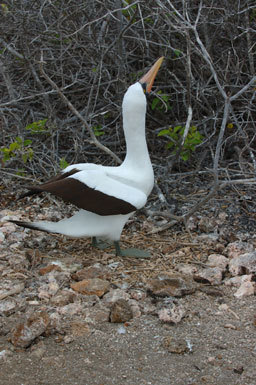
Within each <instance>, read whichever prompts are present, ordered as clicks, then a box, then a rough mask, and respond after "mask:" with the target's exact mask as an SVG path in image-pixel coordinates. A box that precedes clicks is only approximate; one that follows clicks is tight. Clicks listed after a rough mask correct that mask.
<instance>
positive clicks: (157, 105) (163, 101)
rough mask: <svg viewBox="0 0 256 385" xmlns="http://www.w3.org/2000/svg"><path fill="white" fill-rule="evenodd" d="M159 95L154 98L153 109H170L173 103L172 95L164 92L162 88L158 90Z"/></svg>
mask: <svg viewBox="0 0 256 385" xmlns="http://www.w3.org/2000/svg"><path fill="white" fill-rule="evenodd" d="M157 95H159V97H156V98H154V99H153V100H152V103H151V108H152V110H158V111H165V112H167V111H170V109H171V105H170V103H169V99H170V96H169V95H167V94H163V93H162V91H161V90H159V91H158V92H157Z"/></svg>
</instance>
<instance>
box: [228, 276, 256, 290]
mask: <svg viewBox="0 0 256 385" xmlns="http://www.w3.org/2000/svg"><path fill="white" fill-rule="evenodd" d="M251 280H252V274H248V275H237V276H235V277H232V278H229V279H226V280H225V282H224V284H225V285H226V286H234V287H239V286H241V284H242V283H243V282H246V281H247V282H250V281H251Z"/></svg>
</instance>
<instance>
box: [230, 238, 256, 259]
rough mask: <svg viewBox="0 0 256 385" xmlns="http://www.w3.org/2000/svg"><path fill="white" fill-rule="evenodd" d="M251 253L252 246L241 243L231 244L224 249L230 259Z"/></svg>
mask: <svg viewBox="0 0 256 385" xmlns="http://www.w3.org/2000/svg"><path fill="white" fill-rule="evenodd" d="M252 251H253V246H252V245H251V244H249V243H247V242H241V241H235V242H231V243H229V244H228V245H227V247H226V254H227V256H228V257H229V258H230V259H232V258H236V257H239V256H240V255H241V254H244V253H250V252H252Z"/></svg>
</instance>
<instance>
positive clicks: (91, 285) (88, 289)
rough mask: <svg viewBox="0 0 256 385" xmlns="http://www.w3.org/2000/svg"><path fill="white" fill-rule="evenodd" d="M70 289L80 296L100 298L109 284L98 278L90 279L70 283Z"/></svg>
mask: <svg viewBox="0 0 256 385" xmlns="http://www.w3.org/2000/svg"><path fill="white" fill-rule="evenodd" d="M70 287H71V288H72V289H73V290H74V291H77V292H78V293H81V294H86V295H97V296H98V297H102V296H103V295H104V294H105V293H106V292H107V291H108V290H109V288H110V282H109V281H105V280H103V279H100V278H91V279H83V280H82V281H79V282H75V283H72V284H71V285H70Z"/></svg>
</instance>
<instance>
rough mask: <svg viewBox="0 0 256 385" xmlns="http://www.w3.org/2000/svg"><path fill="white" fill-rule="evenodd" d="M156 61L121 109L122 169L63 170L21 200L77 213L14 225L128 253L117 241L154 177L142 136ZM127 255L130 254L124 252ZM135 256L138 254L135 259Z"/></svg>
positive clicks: (129, 92)
mask: <svg viewBox="0 0 256 385" xmlns="http://www.w3.org/2000/svg"><path fill="white" fill-rule="evenodd" d="M162 61H163V57H161V58H159V59H158V60H157V61H156V62H155V64H154V65H153V66H152V67H151V69H150V70H149V71H148V72H147V73H146V75H144V76H143V77H142V78H141V79H140V80H139V81H138V82H136V83H135V84H133V85H131V86H130V87H129V88H128V90H127V91H126V93H125V95H124V98H123V103H122V114H123V129H124V135H125V141H126V156H125V159H124V161H123V163H122V164H121V165H120V166H117V167H112V166H101V165H97V164H93V163H80V164H74V165H70V166H68V167H66V168H65V169H64V170H63V171H62V173H61V174H60V175H58V176H56V177H54V178H52V179H51V180H50V181H48V182H46V183H43V184H40V185H38V186H27V187H26V188H27V189H28V190H29V191H28V192H26V193H25V194H23V195H22V196H21V198H23V197H26V196H31V195H34V194H38V193H41V192H49V193H52V194H54V195H55V196H57V197H60V198H62V199H63V200H64V201H66V202H70V203H73V204H74V205H76V206H77V207H78V208H79V209H80V210H79V211H78V212H77V213H75V214H74V215H73V216H72V217H70V218H64V219H62V220H60V221H59V222H47V221H39V222H31V223H30V222H24V221H16V220H12V222H14V223H15V224H17V225H19V226H22V227H26V228H30V229H34V230H41V231H46V232H50V233H58V234H64V235H67V236H70V237H93V240H94V241H95V239H96V238H99V239H108V240H111V241H114V244H115V247H116V253H117V255H126V254H127V252H126V253H125V251H123V250H121V249H120V247H119V243H118V241H119V239H120V236H121V233H122V230H123V227H124V225H125V223H126V222H127V220H128V219H129V218H130V217H131V216H132V215H133V214H134V212H135V211H136V210H137V209H140V208H142V207H143V206H144V205H145V203H146V201H147V198H148V196H149V194H150V192H151V190H152V188H153V184H154V174H153V168H152V165H151V161H150V157H149V153H148V148H147V143H146V134H145V118H146V105H147V102H146V96H145V94H146V93H149V92H150V91H151V87H152V85H153V82H154V79H155V76H156V74H157V72H158V70H159V68H160V66H161V64H162ZM128 255H131V254H129V252H128ZM135 256H137V253H135Z"/></svg>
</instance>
